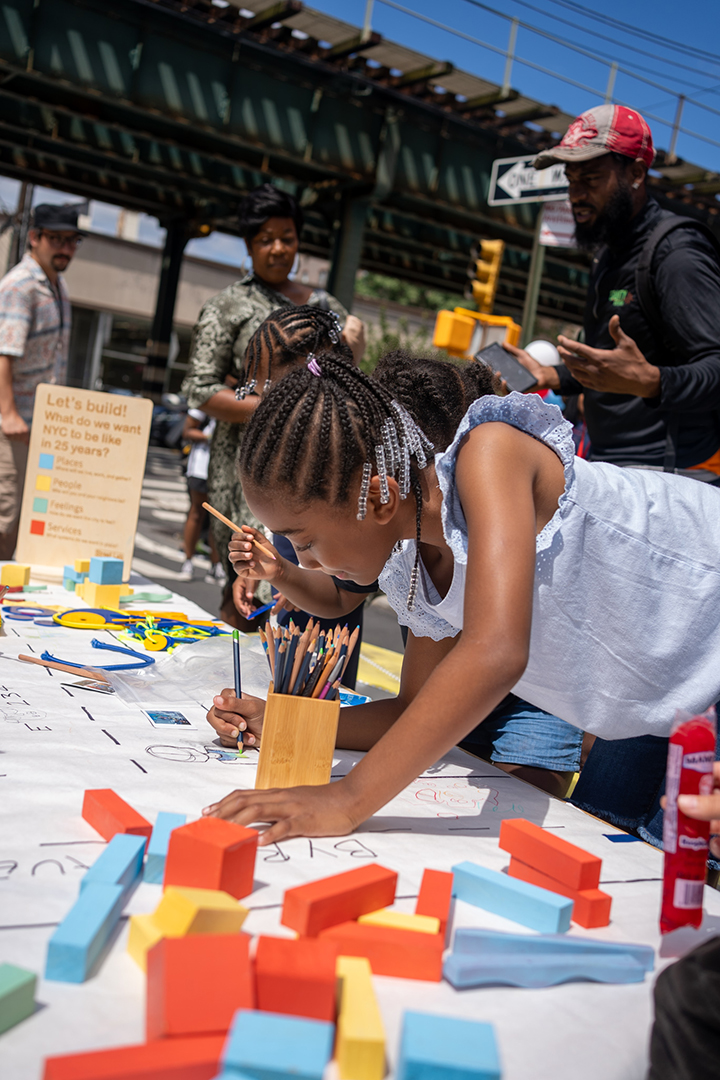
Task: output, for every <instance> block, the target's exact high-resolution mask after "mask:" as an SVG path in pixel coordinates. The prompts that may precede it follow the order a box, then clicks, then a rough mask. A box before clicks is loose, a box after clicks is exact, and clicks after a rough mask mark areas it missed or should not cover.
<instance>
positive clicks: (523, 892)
mask: <svg viewBox="0 0 720 1080" xmlns="http://www.w3.org/2000/svg"><path fill="white" fill-rule="evenodd" d="M452 872H453V875H454V882H453V896H456V897H457V898H458V899H459V900H465V902H466V903H468V904H473V906H474V907H479V908H484V910H485V911H492V912H494V913H495V914H496V915H504V917H505V918H506V919H512V920H513V922H519V923H522V925H523V926H529V927H530V928H531V929H532V930H539V931H540V932H541V933H546V934H557V933H560V932H563V931H565V930H568V929H569V927H570V916H571V915H572V909H573V902H572V900H568V899H566V897H564V896H559V895H558V894H557V893H552V892H548V890H547V889H540V888H538V886H537V885H529V884H528V883H527V882H526V881H520V880H519V879H518V878H511V877H508V875H507V874H500V873H498V872H497V871H496V870H488V869H487V868H486V867H484V866H478V865H477V863H471V862H462V863H458V864H457V866H453V868H452Z"/></svg>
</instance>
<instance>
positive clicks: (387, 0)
mask: <svg viewBox="0 0 720 1080" xmlns="http://www.w3.org/2000/svg"><path fill="white" fill-rule="evenodd" d="M378 3H380V4H383V5H384V6H385V7H390V8H394V9H395V10H396V11H401V12H402V13H403V14H404V15H410V16H412V18H414V19H419V20H420V21H421V22H425V23H428V24H429V25H430V26H434V27H436V28H437V29H438V30H444V31H446V32H447V33H448V34H454V35H455V37H459V38H463V39H464V40H465V41H469V42H471V43H472V44H473V45H479V46H480V47H481V48H483V49H488V50H489V51H490V52H494V53H499V54H500V55H501V56H506V55H507V53H506V50H505V49H501V48H499V47H498V46H497V45H491V44H490V43H489V42H487V41H482V40H481V39H480V38H476V37H473V35H472V34H466V33H464V31H462V30H456V29H455V27H454V26H447V25H446V24H445V23H441V22H438V21H437V19H431V18H430V16H429V15H421V14H420V13H419V12H417V11H411V9H410V8H406V7H404V6H403V5H402V4H398V3H395V0H378ZM478 6H484V5H480V4H479V5H478ZM503 17H505V18H507V16H503ZM513 62H514V63H516V64H521V65H522V66H524V67H529V68H532V69H533V70H534V71H540V72H541V73H542V74H543V75H549V76H551V78H553V79H557V80H559V81H560V82H564V83H568V84H569V85H570V86H574V87H576V88H577V89H578V90H584V91H585V93H586V94H592V95H593V96H594V97H599V98H601V99H602V98H603V97H604V91H602V90H598V89H597V88H596V87H594V86H586V85H585V84H584V83H581V82H577V80H575V79H571V78H569V77H568V76H567V75H560V74H559V72H557V71H553V70H551V69H550V68H546V67H543V66H542V65H541V64H535V63H533V61H532V60H524V59H523V58H522V57H520V56H518V55H517V54H515V56H514V57H513ZM603 62H604V61H603ZM618 70H619V69H618ZM643 81H646V80H643ZM661 89H667V88H666V87H661ZM668 92H669V93H671V94H673V96H674V97H676V96H677V95H676V94H674V92H673V91H672V90H669V91H668ZM613 100H614V101H615V102H616V103H617V104H618V105H624V106H626V107H627V108H630V109H634V108H635V106H634V105H633V104H631V103H629V102H626V101H621V100H619V99H618V98H613ZM687 100H688V101H690V100H691V99H690V98H688V99H687ZM694 104H696V105H698V106H699V107H700V108H703V109H707V110H708V111H709V112H717V110H716V109H711V108H710V106H709V105H703V104H702V103H701V102H699V101H698V102H694ZM643 116H645V117H647V118H648V119H649V120H653V121H654V122H655V123H657V124H662V125H663V126H664V127H668V128H674V127H675V124H674V123H673V122H672V121H670V120H666V119H665V118H664V117H662V116H655V115H654V114H653V113H648V112H646V111H645V110H643ZM508 120H510V121H512V115H510V116H508ZM677 130H678V132H679V133H681V134H683V135H688V136H690V137H691V138H693V139H699V140H700V141H701V142H705V143H708V144H709V145H710V146H717V147H720V142H718V141H717V140H716V139H711V138H709V136H707V135H701V134H700V133H699V132H697V131H691V130H690V129H689V128H684V127H678V129H677Z"/></svg>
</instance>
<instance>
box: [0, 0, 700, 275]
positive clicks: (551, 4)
mask: <svg viewBox="0 0 720 1080" xmlns="http://www.w3.org/2000/svg"><path fill="white" fill-rule="evenodd" d="M399 2H400V4H401V6H403V7H405V8H407V9H410V10H411V12H412V14H407V13H405V12H402V11H399V10H397V9H395V8H392V7H390V6H389V5H388V4H387V3H386V2H383V0H374V4H373V11H372V28H373V29H374V30H377V31H379V32H380V33H381V34H382V35H383V36H384V37H385V38H387V39H389V40H391V41H395V42H398V43H400V44H403V45H406V46H408V47H409V48H412V49H416V50H417V51H419V52H422V53H424V54H426V55H428V56H430V57H433V58H435V59H437V60H451V61H452V62H453V63H454V64H455V65H456V67H459V68H462V69H464V70H466V71H470V72H474V73H476V74H478V75H481V76H483V77H484V78H487V79H489V80H491V81H492V82H497V83H502V80H503V71H504V67H505V58H504V56H502V55H499V54H498V53H495V52H493V51H492V50H490V49H487V48H483V47H482V46H480V45H478V44H476V43H474V42H471V41H468V40H464V39H463V38H460V37H458V36H456V35H455V34H453V33H451V32H450V31H449V30H443V29H440V28H438V27H437V26H435V25H431V24H429V23H427V22H423V21H422V19H420V18H418V17H417V16H425V17H426V18H428V19H431V20H434V22H436V23H437V22H439V23H442V24H444V25H445V26H448V27H451V28H453V29H455V30H459V31H461V32H462V33H464V34H466V35H469V36H470V37H473V38H477V39H480V40H482V41H483V42H485V43H486V44H488V45H491V46H495V48H500V49H505V48H506V47H507V42H508V34H509V29H510V22H509V20H508V18H507V16H510V17H517V18H518V19H519V20H520V21H521V22H524V23H526V24H530V25H531V26H533V27H536V28H537V29H539V30H541V31H544V32H545V33H547V34H551V35H554V36H555V37H558V38H563V39H565V40H568V41H571V42H572V43H574V44H575V45H577V46H579V47H581V48H582V49H584V50H586V51H587V52H589V53H592V54H595V55H597V54H600V53H602V54H604V55H605V56H606V57H607V58H608V60H613V59H614V60H616V61H617V62H618V64H619V67H620V68H625V69H627V70H628V72H630V74H628V73H626V72H623V71H618V73H617V77H616V81H615V88H614V94H615V97H616V98H617V99H619V100H621V101H623V102H626V103H628V104H631V105H633V107H634V108H636V109H639V110H640V111H641V112H645V113H646V114H652V116H654V117H657V118H659V119H652V118H651V117H648V121H649V123H650V127H651V129H652V131H653V136H654V139H655V143H656V145H657V146H659V147H663V148H667V147H668V145H669V142H670V134H671V131H670V128H669V127H668V126H663V124H662V123H660V122H659V120H665V121H667V122H668V123H669V124H672V122H673V120H674V117H675V111H676V108H677V95H678V94H679V93H684V94H685V95H686V96H687V98H688V100H687V101H686V104H685V106H684V110H683V115H682V121H681V126H682V127H685V128H687V129H689V130H690V131H692V132H695V133H697V134H698V135H700V136H704V137H705V138H708V139H711V140H714V141H716V142H717V143H719V144H720V3H718V0H686V2H685V3H684V4H682V5H679V4H678V3H677V2H676V0H604V3H603V4H602V6H599V7H598V6H595V7H594V6H593V4H592V0H487V2H485V0H482V3H481V4H480V6H478V4H477V3H476V2H473V0H443V3H442V4H440V3H438V0H404V2H403V0H399ZM308 6H310V7H313V8H316V9H319V10H321V11H325V12H327V13H328V14H330V15H334V16H335V17H336V18H339V19H343V20H345V21H347V22H349V23H351V24H353V25H355V26H362V24H363V20H364V17H365V10H366V0H311V2H310V4H309V5H308ZM583 8H586V9H587V10H588V11H590V12H592V14H594V15H597V16H600V17H601V18H602V19H606V20H610V21H612V20H616V21H617V22H619V23H624V24H625V28H623V27H620V26H616V25H612V24H611V22H610V23H609V22H599V21H596V20H595V19H593V18H591V17H590V16H589V15H588V14H586V13H585V12H583V11H582V9H583ZM487 9H492V10H487ZM503 16H505V17H503ZM553 16H555V17H553ZM561 19H564V20H566V22H565V23H563V22H561V21H559V20H561ZM568 23H572V24H574V25H572V26H570V25H568ZM627 24H632V26H634V27H638V28H640V29H641V30H642V31H644V32H645V33H646V34H650V35H656V36H657V37H660V38H666V39H668V43H664V42H661V41H658V40H646V39H644V38H643V37H642V36H641V35H639V34H638V33H636V32H635V31H634V30H633V29H631V28H630V27H628V26H627ZM640 50H643V52H642V53H641V52H640ZM694 50H700V51H701V52H702V53H704V54H706V55H703V56H698V55H695V54H694ZM515 53H516V57H518V58H521V59H523V60H528V61H530V62H531V63H533V64H536V65H539V66H541V67H545V68H548V69H550V70H552V71H554V72H557V73H558V74H559V75H562V76H564V77H565V78H566V79H569V80H572V81H573V82H576V83H581V84H583V86H585V87H588V88H590V89H589V90H585V89H580V88H578V87H577V86H573V85H571V84H570V83H568V82H563V81H561V80H560V79H558V78H555V77H553V76H552V75H547V74H544V73H542V72H539V71H537V70H534V69H533V68H531V67H527V66H525V65H523V64H522V63H520V62H519V60H516V62H515V63H514V66H513V70H512V75H511V80H510V81H511V84H512V86H513V87H514V88H515V89H517V90H519V91H520V92H521V93H523V94H527V95H529V96H530V97H534V98H536V99H537V100H538V101H541V102H547V103H549V104H553V105H558V106H559V107H560V108H561V109H562V110H563V111H566V112H570V113H580V112H582V111H583V110H584V109H587V108H589V107H590V106H591V105H594V104H597V103H598V101H601V100H603V97H604V92H605V87H606V85H607V80H608V74H609V66H608V63H604V62H602V61H601V60H599V59H592V58H590V57H588V56H585V55H581V54H579V53H577V52H574V51H572V50H570V49H568V48H566V47H565V46H563V45H561V44H559V43H557V42H555V41H551V40H549V39H548V38H547V37H545V38H544V37H542V36H540V35H539V34H537V33H534V32H533V31H532V30H530V29H528V28H526V27H523V26H520V28H519V30H518V36H517V43H516V48H515ZM645 54H651V55H645ZM368 56H369V57H371V56H372V51H369V52H368ZM679 65H683V66H679ZM632 73H634V75H633V74H632ZM636 76H642V77H643V78H645V79H649V80H651V81H652V82H654V83H657V84H660V85H661V86H662V87H666V88H667V89H661V88H660V89H659V88H658V87H657V86H651V85H647V83H643V82H642V81H640V80H639V78H638V77H636ZM593 90H595V91H597V92H596V93H593V92H592V91H593ZM701 105H704V106H708V107H709V108H710V109H715V110H717V115H716V114H715V113H713V112H710V111H708V110H707V109H705V108H702V107H701ZM676 152H677V153H678V155H679V156H681V157H684V158H685V159H687V160H688V161H691V162H693V163H694V164H697V165H700V166H702V167H704V168H707V169H712V170H715V171H717V172H720V145H718V146H715V145H712V144H711V143H708V142H704V141H702V139H700V138H695V137H693V136H692V135H689V134H680V135H679V137H678V142H677V148H676ZM18 187H19V185H18V183H17V181H14V180H9V179H7V178H4V177H0V203H1V204H2V205H3V206H4V207H6V208H7V209H9V210H14V208H15V205H16V203H17V190H18ZM66 199H67V196H65V195H62V194H61V193H59V192H54V191H48V190H46V189H36V193H35V199H34V202H35V203H37V202H42V201H49V202H58V201H59V202H64V201H66ZM118 212H119V211H118V209H117V207H113V206H107V205H105V204H102V203H95V204H93V228H94V229H98V230H99V231H104V232H108V233H110V234H114V233H115V227H116V223H117V215H118ZM163 235H164V232H163V230H162V229H160V228H159V226H158V223H157V221H155V219H154V218H149V217H147V216H145V215H143V218H142V220H141V225H140V239H141V240H144V241H145V242H147V243H153V244H158V245H159V244H161V243H162V241H163ZM187 251H188V253H189V254H194V255H198V256H201V257H206V258H209V259H216V260H218V261H221V262H226V263H229V264H231V265H237V266H241V265H242V264H243V262H244V260H245V247H244V244H243V243H242V241H241V240H238V239H237V238H235V237H230V236H226V235H223V234H220V233H215V234H213V235H212V236H209V237H207V238H203V239H198V240H193V241H191V243H190V244H189V245H188V248H187Z"/></svg>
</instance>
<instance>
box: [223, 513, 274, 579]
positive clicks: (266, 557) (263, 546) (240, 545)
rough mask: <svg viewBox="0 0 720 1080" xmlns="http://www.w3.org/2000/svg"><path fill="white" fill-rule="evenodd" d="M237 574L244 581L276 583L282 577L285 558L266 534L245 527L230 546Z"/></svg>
mask: <svg viewBox="0 0 720 1080" xmlns="http://www.w3.org/2000/svg"><path fill="white" fill-rule="evenodd" d="M228 555H229V557H230V562H231V563H232V564H233V567H234V569H235V573H236V574H237V575H238V577H242V578H243V580H245V579H247V580H251V581H271V582H272V581H274V580H275V579H276V578H280V577H282V570H283V566H282V564H283V561H284V560H283V558H282V556H281V555H280V553H279V552H278V551H277V550H276V549H275V548H274V547H273V545H272V544H271V543H270V541H269V540H268V539H267V537H266V536H265V535H264V533H261V532H260V531H259V530H258V529H253V528H252V526H250V525H243V526H242V527H241V529H240V531H239V532H236V533H235V535H234V536H233V537H232V539H231V541H230V543H229V545H228Z"/></svg>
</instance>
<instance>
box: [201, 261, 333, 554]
mask: <svg viewBox="0 0 720 1080" xmlns="http://www.w3.org/2000/svg"><path fill="white" fill-rule="evenodd" d="M307 302H308V304H312V305H314V306H318V305H323V304H324V303H326V304H327V306H328V307H329V308H330V310H331V311H334V312H335V313H336V314H337V315H338V316H339V317H340V319H341V320H342V321H343V322H344V321H345V319H346V318H347V311H346V310H345V308H344V307H343V306H342V304H341V303H340V302H339V300H336V299H335V297H334V296H330V295H329V293H326V292H324V291H323V290H321V289H316V290H315V292H313V293H312V295H311V296H310V299H309V300H308V301H307ZM291 306H292V301H291V300H288V298H287V296H283V295H282V293H278V292H275V290H274V289H271V288H269V287H268V286H267V285H265V284H263V283H262V282H261V281H259V280H258V279H257V278H256V277H254V276H253V275H252V274H248V275H247V276H246V277H244V278H243V279H242V281H235V282H233V284H232V285H229V286H228V288H227V289H223V291H222V292H221V293H218V295H217V296H213V297H211V299H210V300H208V301H207V302H206V303H205V304H203V307H202V310H201V311H200V316H199V318H198V321H197V323H196V325H195V329H194V330H193V340H192V345H191V348H190V371H189V372H188V375H187V377H186V378H185V382H184V383H183V387H182V389H183V393H184V394H185V395H186V397H187V399H188V403H189V405H190V408H191V409H202V407H203V406H204V404H205V402H206V401H207V400H208V399H209V398H211V397H212V396H213V394H217V393H218V392H219V391H220V390H227V384H226V383H225V377H226V376H227V375H232V376H234V377H235V378H236V379H240V376H241V372H242V368H243V362H244V360H245V351H246V349H247V347H248V342H249V341H250V338H251V337H252V335H253V334H254V333H255V331H256V330H257V328H258V326H260V324H261V323H262V322H264V321H265V319H266V318H267V317H268V315H269V314H270V313H271V312H273V311H276V310H277V308H279V307H291ZM244 429H245V425H244V424H232V423H229V422H228V421H224V420H218V422H217V427H216V428H215V433H214V435H213V440H212V445H211V448H210V466H209V469H208V501H209V502H210V503H211V504H212V506H214V507H215V509H216V510H219V511H220V513H222V514H224V515H225V517H228V518H230V519H231V521H234V522H236V524H238V525H253V526H254V527H255V528H256V529H257V528H261V527H262V526H261V524H260V522H259V521H258V520H257V519H256V518H255V517H253V515H252V514H251V513H250V510H249V509H248V506H247V503H246V502H245V498H244V496H243V491H242V487H241V485H240V480H239V477H238V472H237V457H238V451H239V449H240V444H241V442H242V437H243V434H244ZM212 528H213V532H214V534H215V538H216V541H217V545H218V551H219V552H220V554H221V557H222V560H223V563H224V564H225V565H226V567H227V565H228V558H227V545H228V543H229V542H230V536H231V533H230V530H229V529H228V528H227V527H226V526H225V525H223V524H222V523H221V522H220V521H217V520H216V519H213V522H212Z"/></svg>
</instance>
